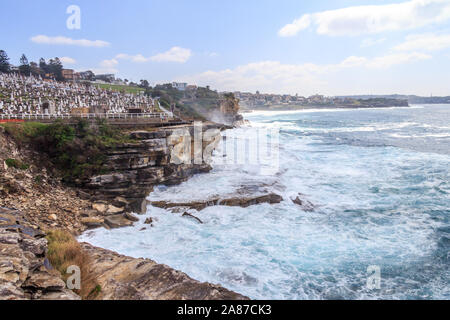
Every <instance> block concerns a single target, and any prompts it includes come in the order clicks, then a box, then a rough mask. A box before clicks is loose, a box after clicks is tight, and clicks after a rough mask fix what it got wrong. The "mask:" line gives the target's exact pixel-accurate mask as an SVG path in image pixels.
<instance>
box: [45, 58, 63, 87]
mask: <svg viewBox="0 0 450 320" xmlns="http://www.w3.org/2000/svg"><path fill="white" fill-rule="evenodd" d="M48 65H49V71H50V73H53V75H54V76H55V79H56V80H57V81H64V77H63V74H62V70H63V65H62V63H61V60H59V58H55V59H50V61H49V64H48Z"/></svg>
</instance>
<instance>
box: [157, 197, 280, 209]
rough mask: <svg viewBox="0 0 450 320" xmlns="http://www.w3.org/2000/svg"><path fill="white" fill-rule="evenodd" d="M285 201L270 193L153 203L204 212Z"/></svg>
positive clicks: (163, 206) (162, 206)
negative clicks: (227, 207) (213, 208)
mask: <svg viewBox="0 0 450 320" xmlns="http://www.w3.org/2000/svg"><path fill="white" fill-rule="evenodd" d="M281 201H283V198H282V197H281V196H279V195H277V194H275V193H270V194H266V195H262V196H252V197H232V198H228V199H221V198H214V199H210V200H206V201H192V202H182V203H171V202H166V201H154V202H151V205H152V206H155V207H158V208H163V209H171V208H189V209H194V210H197V211H201V210H204V209H205V208H207V207H212V206H219V205H220V206H229V207H242V208H246V207H249V206H252V205H257V204H261V203H269V204H276V203H280V202H281Z"/></svg>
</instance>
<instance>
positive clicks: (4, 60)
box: [0, 50, 9, 72]
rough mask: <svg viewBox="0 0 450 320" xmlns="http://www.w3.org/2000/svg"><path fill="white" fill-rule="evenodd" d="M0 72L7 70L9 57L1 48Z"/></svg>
mask: <svg viewBox="0 0 450 320" xmlns="http://www.w3.org/2000/svg"><path fill="white" fill-rule="evenodd" d="M0 72H9V58H8V55H7V54H6V52H5V51H3V50H0Z"/></svg>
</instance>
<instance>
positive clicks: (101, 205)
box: [92, 203, 108, 214]
mask: <svg viewBox="0 0 450 320" xmlns="http://www.w3.org/2000/svg"><path fill="white" fill-rule="evenodd" d="M92 208H93V209H94V210H95V211H97V212H99V213H102V214H104V213H106V211H107V210H108V206H107V205H106V204H105V203H94V204H93V205H92Z"/></svg>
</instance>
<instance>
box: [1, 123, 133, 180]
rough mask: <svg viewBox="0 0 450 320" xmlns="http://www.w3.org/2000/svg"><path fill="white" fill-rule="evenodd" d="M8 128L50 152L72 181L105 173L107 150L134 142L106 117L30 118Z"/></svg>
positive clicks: (15, 135) (19, 139) (20, 140)
mask: <svg viewBox="0 0 450 320" xmlns="http://www.w3.org/2000/svg"><path fill="white" fill-rule="evenodd" d="M5 129H6V131H7V133H8V134H9V135H11V136H12V137H13V138H14V139H15V140H16V141H17V142H18V143H19V144H29V145H32V146H33V147H34V148H35V149H36V150H38V151H40V152H44V153H46V154H47V155H48V156H49V158H50V160H51V162H52V163H53V164H54V165H55V166H56V168H57V169H59V170H60V171H61V173H62V176H63V180H64V181H65V182H67V183H69V184H74V183H75V184H77V183H79V182H81V181H82V180H84V179H86V178H89V177H91V176H92V175H95V174H99V173H105V172H106V171H105V168H104V167H103V164H104V162H105V160H106V157H105V150H106V149H107V148H111V147H114V146H115V145H117V144H119V143H124V142H133V140H131V139H129V138H128V137H127V136H126V135H124V134H123V133H122V132H120V131H119V130H117V129H115V128H113V127H111V126H110V125H108V123H107V122H106V121H104V120H103V121H97V123H95V124H93V125H91V124H90V123H89V122H87V121H86V120H81V119H80V120H79V121H78V122H77V123H76V124H75V125H70V124H67V123H64V122H62V121H57V122H55V123H53V124H40V123H31V122H27V123H24V124H20V125H9V124H8V125H7V126H5Z"/></svg>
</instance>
